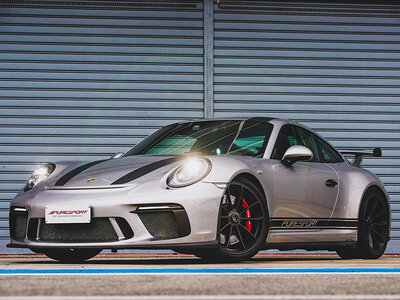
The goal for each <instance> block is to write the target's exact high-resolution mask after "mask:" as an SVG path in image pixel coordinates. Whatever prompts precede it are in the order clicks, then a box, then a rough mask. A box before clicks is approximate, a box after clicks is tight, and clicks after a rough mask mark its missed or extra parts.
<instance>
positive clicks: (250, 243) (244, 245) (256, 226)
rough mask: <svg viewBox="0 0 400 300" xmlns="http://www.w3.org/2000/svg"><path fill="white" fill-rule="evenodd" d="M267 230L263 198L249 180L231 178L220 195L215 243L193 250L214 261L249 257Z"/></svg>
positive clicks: (263, 241)
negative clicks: (223, 192) (221, 195)
mask: <svg viewBox="0 0 400 300" xmlns="http://www.w3.org/2000/svg"><path fill="white" fill-rule="evenodd" d="M267 234H268V210H267V206H266V201H265V198H264V196H263V194H262V193H261V191H259V190H258V188H257V187H256V185H254V184H253V183H252V182H251V181H249V180H247V179H245V178H240V179H236V180H234V181H232V182H231V183H230V184H229V185H228V186H227V188H226V192H225V194H224V196H223V198H222V201H221V205H220V212H219V220H218V235H219V236H218V237H219V241H220V243H219V245H218V246H217V247H215V248H210V249H198V250H195V251H193V254H194V255H196V256H198V257H201V258H204V259H211V260H218V261H243V260H247V259H250V258H251V257H253V256H254V255H255V254H257V253H258V251H259V250H260V249H261V247H262V246H263V245H265V242H266V239H267Z"/></svg>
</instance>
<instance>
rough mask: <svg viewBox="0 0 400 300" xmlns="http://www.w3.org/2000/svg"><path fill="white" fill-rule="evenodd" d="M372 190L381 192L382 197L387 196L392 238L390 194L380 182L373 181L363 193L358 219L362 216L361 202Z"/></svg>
mask: <svg viewBox="0 0 400 300" xmlns="http://www.w3.org/2000/svg"><path fill="white" fill-rule="evenodd" d="M372 192H377V193H379V194H381V196H382V197H384V198H385V200H386V201H385V203H386V206H387V209H388V210H389V232H388V234H389V238H390V231H391V212H390V200H389V196H388V195H387V193H386V192H385V190H384V189H383V188H382V187H381V186H380V185H378V184H376V183H372V184H371V185H369V186H368V187H367V188H366V189H365V190H364V193H363V194H362V197H361V200H360V202H359V204H358V214H357V219H359V218H360V210H361V204H362V202H363V201H364V198H365V196H366V195H368V194H369V193H372Z"/></svg>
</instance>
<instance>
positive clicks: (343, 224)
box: [269, 218, 358, 229]
mask: <svg viewBox="0 0 400 300" xmlns="http://www.w3.org/2000/svg"><path fill="white" fill-rule="evenodd" d="M269 224H270V228H271V229H272V228H273V229H341V228H342V229H344V228H347V229H349V228H357V227H358V221H357V220H355V219H329V218H323V219H317V218H315V219H312V218H287V219H283V218H282V219H278V220H274V219H271V220H270V222H269Z"/></svg>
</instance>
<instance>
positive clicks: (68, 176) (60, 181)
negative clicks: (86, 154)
mask: <svg viewBox="0 0 400 300" xmlns="http://www.w3.org/2000/svg"><path fill="white" fill-rule="evenodd" d="M106 160H108V159H103V160H97V161H92V162H90V163H87V164H84V165H82V166H80V167H78V168H76V169H73V170H72V171H69V172H68V173H67V174H65V175H64V176H62V177H61V178H60V179H58V180H57V182H56V184H55V186H63V185H64V184H66V183H67V182H68V181H70V180H71V179H72V178H74V177H75V176H76V175H78V174H79V173H81V172H83V171H85V170H86V169H89V168H90V167H93V166H94V165H97V164H99V163H102V162H104V161H106Z"/></svg>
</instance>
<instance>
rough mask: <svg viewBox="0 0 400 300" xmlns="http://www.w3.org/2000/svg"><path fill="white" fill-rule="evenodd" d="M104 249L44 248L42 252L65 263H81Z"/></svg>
mask: <svg viewBox="0 0 400 300" xmlns="http://www.w3.org/2000/svg"><path fill="white" fill-rule="evenodd" d="M101 250H102V249H86V248H80V249H44V250H42V251H41V252H42V253H43V254H45V255H46V256H47V257H49V258H52V259H55V260H58V261H59V262H63V263H80V262H83V261H85V260H88V259H90V258H92V257H95V256H96V255H97V254H99V253H100V252H101Z"/></svg>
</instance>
